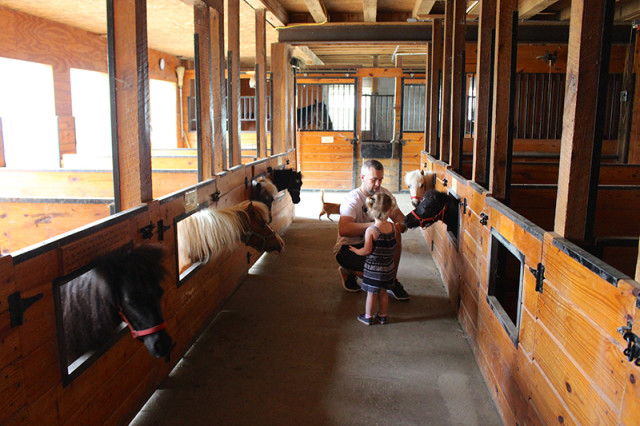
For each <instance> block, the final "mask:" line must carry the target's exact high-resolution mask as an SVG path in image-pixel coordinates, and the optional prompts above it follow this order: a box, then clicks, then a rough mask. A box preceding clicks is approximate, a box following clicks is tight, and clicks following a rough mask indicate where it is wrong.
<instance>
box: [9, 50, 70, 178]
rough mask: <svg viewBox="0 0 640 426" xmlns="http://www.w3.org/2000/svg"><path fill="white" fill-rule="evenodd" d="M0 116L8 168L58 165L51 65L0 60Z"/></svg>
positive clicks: (56, 125) (55, 166) (41, 167)
mask: <svg viewBox="0 0 640 426" xmlns="http://www.w3.org/2000/svg"><path fill="white" fill-rule="evenodd" d="M0 117H2V132H3V135H2V136H3V142H4V156H5V161H6V165H7V167H8V168H19V169H54V168H58V167H59V166H60V148H59V143H58V124H57V118H56V111H55V101H54V95H53V73H52V70H51V66H50V65H44V64H38V63H35V62H27V61H18V60H15V59H8V58H0Z"/></svg>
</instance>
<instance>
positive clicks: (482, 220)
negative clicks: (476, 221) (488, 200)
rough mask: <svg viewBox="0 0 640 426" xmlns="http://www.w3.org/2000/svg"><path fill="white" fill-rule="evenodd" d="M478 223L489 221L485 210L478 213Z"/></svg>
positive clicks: (483, 223) (484, 223)
mask: <svg viewBox="0 0 640 426" xmlns="http://www.w3.org/2000/svg"><path fill="white" fill-rule="evenodd" d="M480 223H481V224H482V225H486V224H487V223H489V216H487V214H486V213H485V212H482V213H480Z"/></svg>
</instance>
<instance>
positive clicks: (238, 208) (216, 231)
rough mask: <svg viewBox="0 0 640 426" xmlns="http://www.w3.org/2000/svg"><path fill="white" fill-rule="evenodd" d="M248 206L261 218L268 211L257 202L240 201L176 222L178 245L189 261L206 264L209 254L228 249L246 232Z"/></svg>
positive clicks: (262, 204) (265, 218) (265, 219)
mask: <svg viewBox="0 0 640 426" xmlns="http://www.w3.org/2000/svg"><path fill="white" fill-rule="evenodd" d="M249 204H252V205H253V207H254V208H255V209H256V210H257V211H258V212H259V214H260V216H261V217H262V219H263V220H264V221H265V222H267V221H268V220H269V208H268V207H267V206H266V205H265V204H264V203H261V202H259V201H243V202H241V203H239V204H236V205H235V206H232V207H227V208H224V209H213V208H207V209H204V210H200V211H199V212H197V213H194V214H192V215H191V216H189V217H187V218H185V219H183V220H181V221H180V222H178V246H179V247H180V250H181V251H184V256H185V258H188V259H190V260H191V261H192V262H205V263H206V262H208V261H209V258H210V256H211V255H212V254H217V253H220V252H223V251H228V250H231V249H232V248H233V247H234V246H235V244H236V243H238V242H240V241H242V238H243V236H244V235H245V234H246V233H247V231H248V230H249V213H248V212H247V209H248V206H249Z"/></svg>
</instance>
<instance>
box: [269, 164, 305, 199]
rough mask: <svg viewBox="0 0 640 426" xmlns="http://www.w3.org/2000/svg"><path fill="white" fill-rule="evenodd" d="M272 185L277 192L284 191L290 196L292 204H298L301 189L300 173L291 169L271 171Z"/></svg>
mask: <svg viewBox="0 0 640 426" xmlns="http://www.w3.org/2000/svg"><path fill="white" fill-rule="evenodd" d="M273 183H274V184H275V185H276V187H277V188H278V191H282V190H283V189H286V190H288V191H289V195H291V200H292V201H293V204H298V203H299V202H300V188H301V187H302V172H298V171H295V170H292V169H285V170H278V169H276V170H274V171H273Z"/></svg>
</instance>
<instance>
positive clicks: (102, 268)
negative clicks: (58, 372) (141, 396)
mask: <svg viewBox="0 0 640 426" xmlns="http://www.w3.org/2000/svg"><path fill="white" fill-rule="evenodd" d="M163 256H164V250H163V249H162V247H160V246H157V245H143V246H139V247H136V248H133V249H127V250H119V251H117V252H115V253H113V254H111V255H109V256H107V257H106V258H104V259H103V261H102V262H100V264H99V265H98V266H96V267H95V268H93V269H91V270H90V271H88V272H86V273H84V274H83V275H80V276H79V277H77V278H75V279H73V280H71V281H69V282H67V283H65V284H62V285H61V287H60V307H61V311H62V323H63V329H64V345H65V352H66V356H67V360H66V361H67V365H71V364H72V363H73V362H74V361H75V360H76V359H78V358H79V357H80V356H82V355H83V354H85V353H87V352H90V351H94V350H97V349H100V348H101V347H102V346H103V345H104V344H106V343H107V342H108V341H109V340H111V339H113V337H114V336H115V335H116V334H117V332H118V330H119V328H120V325H121V324H122V321H123V320H124V321H125V322H126V323H127V324H128V325H129V328H130V329H131V334H132V335H133V337H134V338H137V339H139V340H142V342H143V343H144V345H145V346H146V347H147V350H148V351H149V353H150V354H151V355H153V356H155V357H157V358H159V357H165V358H166V359H167V360H168V359H169V352H170V351H171V348H172V343H171V338H170V337H169V334H167V332H166V330H165V322H164V319H163V318H162V310H161V308H160V298H161V297H162V293H163V289H162V286H161V285H160V283H161V281H162V279H163V277H164V276H165V275H166V270H165V269H164V268H163V266H162V257H163Z"/></svg>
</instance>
